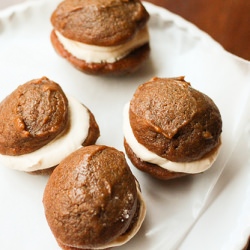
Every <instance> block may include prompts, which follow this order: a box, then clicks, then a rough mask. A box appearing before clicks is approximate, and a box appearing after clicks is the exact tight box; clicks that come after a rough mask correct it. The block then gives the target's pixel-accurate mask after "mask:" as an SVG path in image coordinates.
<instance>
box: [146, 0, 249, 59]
mask: <svg viewBox="0 0 250 250" xmlns="http://www.w3.org/2000/svg"><path fill="white" fill-rule="evenodd" d="M146 1H148V2H152V3H154V4H156V5H159V6H162V7H165V8H167V9H168V10H170V11H172V12H174V13H176V14H178V15H180V16H182V17H184V18H185V19H186V20H188V21H190V22H192V23H193V24H195V25H196V26H198V27H199V28H200V29H202V30H203V31H205V32H207V33H208V34H209V35H210V36H212V37H213V38H214V39H215V40H216V41H217V42H219V43H220V44H221V45H222V46H223V47H224V48H225V49H226V50H227V51H229V52H231V53H233V54H235V55H237V56H240V57H242V58H244V59H247V60H250V0H146Z"/></svg>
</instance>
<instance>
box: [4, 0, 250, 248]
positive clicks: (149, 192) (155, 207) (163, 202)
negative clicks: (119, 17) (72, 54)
mask: <svg viewBox="0 0 250 250" xmlns="http://www.w3.org/2000/svg"><path fill="white" fill-rule="evenodd" d="M57 4H58V0H56V1H51V0H47V1H37V2H27V3H25V4H21V5H17V6H15V7H13V8H10V9H7V10H5V11H2V12H0V76H1V78H0V85H1V91H0V100H2V99H3V98H4V97H5V96H6V95H8V94H9V93H10V92H12V91H13V90H14V89H15V88H16V87H17V86H18V85H19V84H23V83H25V82H27V81H29V80H31V79H34V78H40V77H42V76H47V77H49V78H50V79H52V80H54V81H56V82H58V83H59V84H61V86H62V88H63V89H64V91H65V92H66V93H68V94H70V95H73V96H75V97H76V98H78V99H79V100H80V101H82V102H83V103H84V104H85V105H87V106H88V107H89V108H90V109H91V110H92V112H93V113H94V114H95V117H96V119H97V122H98V123H99V125H100V130H101V137H100V139H99V140H98V144H106V145H110V146H114V147H116V148H118V149H119V150H122V151H123V134H122V109H123V106H124V104H125V103H126V102H127V101H129V100H130V98H131V97H132V94H133V93H134V91H135V89H136V87H137V86H138V85H139V84H141V83H143V82H145V81H147V80H149V79H150V78H151V77H153V76H159V77H173V76H180V75H185V76H186V80H187V81H190V82H191V84H192V85H193V87H195V88H197V89H199V90H200V91H203V92H205V93H206V94H207V95H209V96H210V97H211V98H212V99H213V100H214V101H215V103H216V104H217V106H218V107H219V109H220V111H221V114H222V119H223V146H222V150H221V153H220V155H219V158H218V160H217V161H216V162H215V164H214V166H213V167H212V168H211V169H210V170H209V171H207V172H206V173H204V174H200V175H196V176H189V177H186V178H182V179H178V180H174V181H169V182H162V181H158V180H155V179H153V178H151V177H149V176H147V175H145V174H143V173H141V172H139V171H138V170H136V169H135V168H134V167H133V166H131V164H130V162H129V164H130V166H131V169H132V171H133V172H134V174H135V175H136V177H137V178H138V180H139V181H140V183H141V187H142V191H143V194H144V197H145V200H146V203H147V208H148V211H147V216H146V220H145V222H144V224H143V226H142V228H141V230H140V232H139V233H138V235H137V236H135V237H134V238H133V239H132V240H131V241H130V242H129V243H128V244H126V245H125V246H123V247H120V248H119V249H144V250H156V249H157V250H163V249H164V250H165V249H209V250H210V249H227V250H228V249H240V248H242V247H243V246H244V244H245V243H246V240H247V238H248V236H249V235H250V215H249V211H250V171H249V167H250V160H249V152H250V150H249V149H250V145H249V138H250V135H249V134H250V132H249V130H250V129H249V119H250V117H249V116H250V115H249V114H250V102H249V99H250V98H249V97H250V74H249V72H250V64H249V62H247V61H244V60H242V59H240V58H237V57H235V56H233V55H231V54H229V53H227V52H226V51H224V50H223V48H222V47H221V46H220V45H219V44H217V43H216V42H215V41H213V40H212V39H211V38H210V37H209V36H208V35H207V34H205V33H204V32H202V31H200V30H198V29H197V28H196V27H195V26H193V25H192V24H190V23H188V22H186V21H185V20H183V19H182V18H180V17H178V16H176V15H174V14H172V13H170V12H168V11H167V10H164V9H162V8H159V7H156V6H154V5H152V4H148V3H145V6H146V8H147V9H148V11H149V12H150V14H151V19H150V22H149V28H150V35H151V56H150V60H149V61H148V62H147V63H146V65H145V66H144V67H143V68H141V69H140V70H139V71H138V72H136V73H135V74H133V75H130V76H124V77H118V78H117V77H116V78H114V77H95V76H88V75H85V74H83V73H81V72H79V71H77V70H76V69H74V68H73V67H72V66H71V65H70V64H69V63H68V62H67V61H65V60H64V59H62V58H61V57H59V56H58V55H57V54H56V53H55V51H54V50H53V48H52V46H51V44H50V39H49V36H50V31H51V24H50V21H49V18H50V15H51V13H52V11H53V10H54V9H55V7H56V5H57ZM0 119H4V117H1V118H0ZM46 182H47V177H44V176H33V175H29V174H26V173H21V172H18V171H14V170H11V169H8V168H6V167H5V166H0V201H1V204H0V221H1V226H0V242H1V249H4V250H16V249H22V250H29V249H32V250H33V249H36V250H44V249H59V247H58V246H57V244H56V241H55V240H54V238H53V236H52V234H51V232H50V229H49V227H48V225H47V222H46V220H45V217H44V212H43V205H42V195H43V190H44V187H45V185H46Z"/></svg>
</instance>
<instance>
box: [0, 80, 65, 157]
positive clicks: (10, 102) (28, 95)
mask: <svg viewBox="0 0 250 250" xmlns="http://www.w3.org/2000/svg"><path fill="white" fill-rule="evenodd" d="M0 117H1V119H0V153H1V154H4V155H22V154H27V153H30V152H33V151H35V150H37V149H39V148H41V147H42V146H44V145H46V144H47V143H49V142H50V141H51V140H53V139H54V138H55V137H56V136H57V135H59V134H60V133H62V132H63V131H64V130H65V129H66V128H67V125H68V99H67V97H66V96H65V94H64V92H63V90H62V88H61V87H60V86H59V85H58V84H57V83H55V82H53V81H51V80H49V79H48V78H46V77H42V78H40V79H34V80H32V81H29V82H27V83H25V84H23V85H20V86H19V87H18V88H17V89H16V90H14V91H13V92H12V93H11V94H10V95H9V96H7V97H6V98H5V99H4V100H3V101H2V102H1V103H0Z"/></svg>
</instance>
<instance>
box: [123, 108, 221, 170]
mask: <svg viewBox="0 0 250 250" xmlns="http://www.w3.org/2000/svg"><path fill="white" fill-rule="evenodd" d="M123 133H124V137H125V139H126V141H127V143H128V145H129V146H130V148H131V149H132V150H133V152H134V153H135V154H136V156H137V157H138V158H140V159H141V160H142V161H145V162H149V163H153V164H156V165H158V166H160V167H162V168H164V169H167V170H169V171H173V172H182V173H189V174H195V173H201V172H204V171H205V170H207V169H209V168H210V167H211V166H212V164H213V163H214V161H215V160H216V158H217V156H218V153H219V148H220V147H218V148H217V150H216V151H215V152H214V153H213V154H211V155H209V156H208V157H205V158H202V159H201V160H197V161H192V162H172V161H169V160H167V159H165V158H162V157H160V156H158V155H157V154H155V153H153V152H151V151H149V150H148V149H147V148H146V147H144V146H143V145H142V144H140V143H139V142H138V141H137V140H136V138H135V136H134V134H133V130H132V128H131V126H130V122H129V103H127V104H126V105H125V107H124V114H123Z"/></svg>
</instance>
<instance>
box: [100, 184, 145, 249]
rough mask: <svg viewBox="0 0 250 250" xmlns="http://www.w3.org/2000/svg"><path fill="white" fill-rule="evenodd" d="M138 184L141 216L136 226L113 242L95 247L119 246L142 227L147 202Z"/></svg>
mask: <svg viewBox="0 0 250 250" xmlns="http://www.w3.org/2000/svg"><path fill="white" fill-rule="evenodd" d="M136 186H137V195H138V200H139V202H140V211H139V216H138V219H137V221H136V222H135V224H134V227H133V228H132V229H131V230H130V231H129V232H128V233H127V234H124V235H121V236H119V237H118V238H117V239H115V240H114V241H113V242H111V243H109V244H106V245H103V246H102V247H99V248H95V249H97V250H98V249H100V250H101V249H105V248H112V247H117V246H121V245H123V244H125V243H126V242H128V241H130V240H131V239H132V238H133V237H134V236H135V235H136V234H137V232H138V231H139V229H140V228H141V225H142V223H143V221H144V219H145V216H146V205H145V202H144V200H143V197H142V194H141V191H140V189H139V185H138V183H137V182H136Z"/></svg>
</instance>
